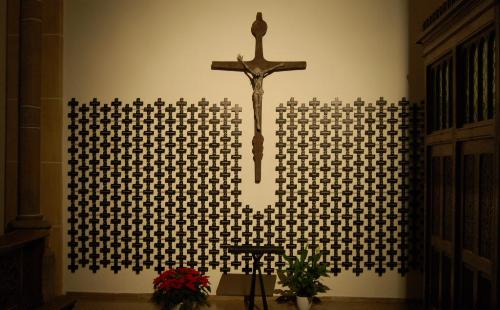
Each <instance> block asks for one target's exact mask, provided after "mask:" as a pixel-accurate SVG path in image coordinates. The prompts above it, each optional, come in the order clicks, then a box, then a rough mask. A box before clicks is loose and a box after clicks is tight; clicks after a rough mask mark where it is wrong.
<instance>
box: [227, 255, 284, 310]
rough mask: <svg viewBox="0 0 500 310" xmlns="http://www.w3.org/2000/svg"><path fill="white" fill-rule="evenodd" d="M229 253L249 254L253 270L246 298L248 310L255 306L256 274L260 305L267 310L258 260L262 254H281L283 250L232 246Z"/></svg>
mask: <svg viewBox="0 0 500 310" xmlns="http://www.w3.org/2000/svg"><path fill="white" fill-rule="evenodd" d="M228 250H229V253H235V254H237V253H250V254H252V257H253V268H252V284H251V288H250V296H249V298H248V310H253V309H254V306H255V280H256V278H257V273H258V274H259V283H260V291H261V295H262V303H263V306H264V310H268V307H267V299H266V290H265V288H264V280H263V279H262V271H261V270H260V259H261V258H262V256H264V254H269V253H272V254H282V253H284V252H285V249H283V248H282V247H275V246H262V247H261V246H232V247H228Z"/></svg>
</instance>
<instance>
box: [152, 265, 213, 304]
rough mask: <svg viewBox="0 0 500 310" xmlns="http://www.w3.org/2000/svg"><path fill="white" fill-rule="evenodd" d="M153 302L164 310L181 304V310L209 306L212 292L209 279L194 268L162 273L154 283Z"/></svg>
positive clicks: (170, 270) (180, 268)
mask: <svg viewBox="0 0 500 310" xmlns="http://www.w3.org/2000/svg"><path fill="white" fill-rule="evenodd" d="M153 285H154V293H153V298H152V299H153V301H154V302H156V303H157V304H159V305H161V306H162V309H166V310H169V309H173V308H174V307H175V306H177V305H178V304H181V307H180V309H181V310H191V309H197V308H198V307H199V306H202V305H208V302H207V296H208V293H209V292H210V283H209V282H208V277H207V276H203V275H201V274H200V272H199V271H197V270H195V269H193V268H182V267H179V268H176V269H169V270H166V271H164V272H163V273H161V274H160V275H159V276H158V277H157V278H155V279H154V281H153Z"/></svg>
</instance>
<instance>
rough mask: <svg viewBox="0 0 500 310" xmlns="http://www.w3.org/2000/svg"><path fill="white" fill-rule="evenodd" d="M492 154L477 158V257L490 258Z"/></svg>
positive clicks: (491, 234)
mask: <svg viewBox="0 0 500 310" xmlns="http://www.w3.org/2000/svg"><path fill="white" fill-rule="evenodd" d="M494 187H495V178H494V161H493V154H481V155H480V156H479V255H481V256H482V257H485V258H488V259H491V258H492V246H493V242H492V238H493V231H492V230H493V218H494V216H495V212H494V193H495V190H494Z"/></svg>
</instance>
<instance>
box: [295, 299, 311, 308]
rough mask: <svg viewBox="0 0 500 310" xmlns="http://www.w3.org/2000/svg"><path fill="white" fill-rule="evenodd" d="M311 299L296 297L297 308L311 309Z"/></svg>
mask: <svg viewBox="0 0 500 310" xmlns="http://www.w3.org/2000/svg"><path fill="white" fill-rule="evenodd" d="M311 305H312V302H311V299H310V298H309V297H300V296H297V308H299V310H309V309H311Z"/></svg>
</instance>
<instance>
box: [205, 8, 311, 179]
mask: <svg viewBox="0 0 500 310" xmlns="http://www.w3.org/2000/svg"><path fill="white" fill-rule="evenodd" d="M251 30H252V34H253V36H254V37H255V56H254V58H253V60H250V61H243V57H242V56H241V55H238V57H237V61H213V62H212V70H226V71H240V72H244V73H245V75H246V76H247V77H248V78H249V79H250V83H251V84H252V88H253V94H252V102H253V110H254V136H253V139H252V153H253V160H254V162H255V183H260V179H261V162H262V153H263V149H264V147H263V144H264V136H262V96H263V94H264V90H263V88H262V84H263V82H264V78H265V77H266V76H268V75H270V74H271V73H273V72H277V71H291V70H304V69H305V68H306V62H305V61H267V60H266V59H265V58H264V51H263V49H262V37H263V36H264V35H265V34H266V31H267V24H266V22H265V21H264V20H263V19H262V13H261V12H258V13H257V18H256V19H255V21H254V22H253V24H252V29H251Z"/></svg>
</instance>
